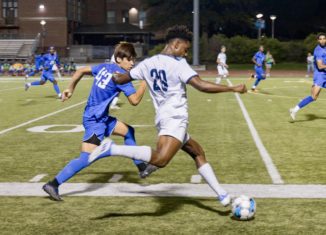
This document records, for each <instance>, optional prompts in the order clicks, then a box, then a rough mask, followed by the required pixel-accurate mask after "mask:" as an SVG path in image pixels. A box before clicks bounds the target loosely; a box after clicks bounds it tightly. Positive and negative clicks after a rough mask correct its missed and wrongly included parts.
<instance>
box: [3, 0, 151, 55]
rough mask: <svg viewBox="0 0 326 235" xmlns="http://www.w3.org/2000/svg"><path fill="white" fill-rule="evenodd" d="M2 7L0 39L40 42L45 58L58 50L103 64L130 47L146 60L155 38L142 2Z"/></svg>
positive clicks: (11, 2)
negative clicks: (120, 47)
mask: <svg viewBox="0 0 326 235" xmlns="http://www.w3.org/2000/svg"><path fill="white" fill-rule="evenodd" d="M0 6H1V15H0V39H16V40H18V39H29V40H32V39H34V40H35V42H34V44H36V45H34V47H35V48H34V49H35V50H37V51H39V52H40V51H43V50H44V49H46V48H48V47H49V46H55V47H56V48H57V49H58V52H59V54H61V55H63V56H67V57H69V56H70V57H76V58H77V59H81V60H85V59H87V60H88V59H92V58H95V59H96V58H99V59H100V58H102V57H103V56H105V57H108V56H109V55H107V54H108V53H109V54H110V53H112V46H113V45H115V44H116V43H117V42H119V41H130V42H134V43H135V45H139V48H137V50H138V51H139V52H138V54H139V53H140V56H141V55H143V53H144V50H145V51H146V49H147V48H148V43H149V41H150V37H151V33H150V32H148V31H146V30H145V29H144V28H145V27H146V12H145V11H143V10H142V7H141V1H140V0H138V1H137V0H136V1H131V0H129V1H128V0H0ZM4 47H5V46H4ZM7 47H8V46H7ZM96 47H102V49H99V48H96ZM105 47H108V48H105ZM103 48H104V49H103ZM0 50H1V43H0ZM102 51H104V55H101V53H99V52H102ZM102 54H103V53H102ZM0 57H1V53H0Z"/></svg>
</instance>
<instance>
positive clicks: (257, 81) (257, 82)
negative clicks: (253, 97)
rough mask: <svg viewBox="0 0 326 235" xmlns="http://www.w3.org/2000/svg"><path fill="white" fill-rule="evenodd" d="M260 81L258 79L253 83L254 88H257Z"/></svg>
mask: <svg viewBox="0 0 326 235" xmlns="http://www.w3.org/2000/svg"><path fill="white" fill-rule="evenodd" d="M260 81H261V79H260V78H257V79H256V81H255V84H254V86H255V87H256V86H258V84H259V82H260Z"/></svg>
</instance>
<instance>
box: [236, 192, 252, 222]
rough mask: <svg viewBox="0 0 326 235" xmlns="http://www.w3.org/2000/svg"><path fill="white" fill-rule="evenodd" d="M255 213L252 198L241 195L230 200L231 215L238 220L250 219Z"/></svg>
mask: <svg viewBox="0 0 326 235" xmlns="http://www.w3.org/2000/svg"><path fill="white" fill-rule="evenodd" d="M255 213H256V202H255V200H254V199H253V198H249V197H248V196H245V195H241V196H240V197H237V198H236V199H234V201H233V202H232V215H233V217H234V218H236V219H239V220H250V219H252V218H253V217H254V215H255Z"/></svg>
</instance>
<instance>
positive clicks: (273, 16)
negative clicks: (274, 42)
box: [269, 15, 276, 38]
mask: <svg viewBox="0 0 326 235" xmlns="http://www.w3.org/2000/svg"><path fill="white" fill-rule="evenodd" d="M269 18H270V19H271V20H272V38H274V21H275V20H276V15H270V17H269Z"/></svg>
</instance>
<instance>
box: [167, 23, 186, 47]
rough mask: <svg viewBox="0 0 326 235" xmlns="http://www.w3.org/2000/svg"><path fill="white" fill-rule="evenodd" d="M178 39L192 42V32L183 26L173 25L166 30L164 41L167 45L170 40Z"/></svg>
mask: <svg viewBox="0 0 326 235" xmlns="http://www.w3.org/2000/svg"><path fill="white" fill-rule="evenodd" d="M176 38H180V39H183V40H186V41H189V42H191V41H192V32H191V31H190V30H189V29H188V27H187V26H185V25H174V26H172V27H170V28H168V30H167V33H166V36H165V41H166V42H167V43H168V42H170V40H172V39H176Z"/></svg>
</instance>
